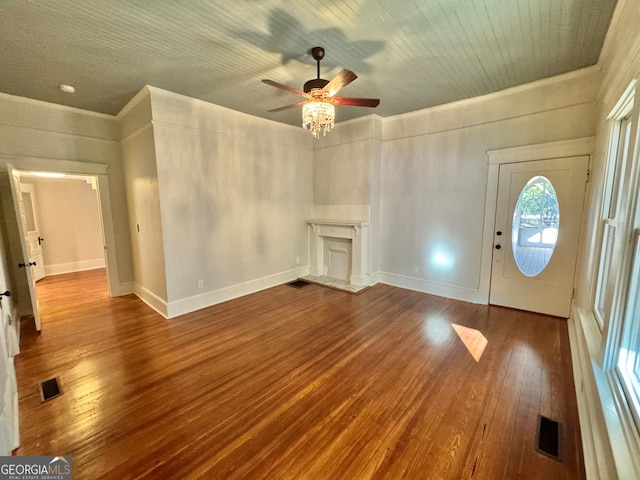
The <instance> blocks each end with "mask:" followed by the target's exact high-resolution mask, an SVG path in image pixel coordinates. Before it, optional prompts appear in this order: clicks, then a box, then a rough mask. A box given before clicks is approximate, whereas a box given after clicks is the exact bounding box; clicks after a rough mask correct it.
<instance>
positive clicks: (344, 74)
mask: <svg viewBox="0 0 640 480" xmlns="http://www.w3.org/2000/svg"><path fill="white" fill-rule="evenodd" d="M356 78H358V76H357V75H356V74H355V73H353V72H352V71H351V70H342V71H341V72H340V73H339V74H338V75H336V76H335V77H333V78H332V79H331V81H330V82H329V83H327V84H326V85H325V86H324V88H323V89H322V91H323V92H329V96H330V97H333V96H334V95H335V94H336V93H338V92H339V91H340V90H342V89H343V88H344V87H346V86H347V85H349V84H350V83H351V82H353V81H354V80H355V79H356Z"/></svg>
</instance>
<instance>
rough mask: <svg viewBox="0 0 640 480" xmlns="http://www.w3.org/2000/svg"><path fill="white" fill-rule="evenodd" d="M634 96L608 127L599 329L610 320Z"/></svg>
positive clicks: (597, 308)
mask: <svg viewBox="0 0 640 480" xmlns="http://www.w3.org/2000/svg"><path fill="white" fill-rule="evenodd" d="M632 107H633V98H631V99H630V100H629V101H627V102H625V105H624V107H623V109H622V113H621V114H620V118H615V119H614V123H613V128H612V130H611V140H610V142H609V158H608V161H607V171H606V177H605V186H604V198H603V204H602V218H601V223H600V225H601V227H600V228H601V231H602V245H601V248H600V261H599V265H598V277H597V280H596V292H595V305H594V307H595V308H594V313H595V317H596V320H597V321H598V324H599V327H600V329H601V330H602V329H603V328H604V327H605V325H606V324H607V323H608V322H609V319H610V318H609V317H610V315H611V307H612V301H613V293H614V290H615V279H613V278H611V277H612V273H614V272H613V269H612V257H613V252H614V245H615V241H616V237H617V232H618V230H619V227H620V222H621V219H620V218H619V212H620V202H621V200H622V191H623V189H622V183H623V179H624V172H625V171H626V167H627V156H628V152H629V142H630V138H631V132H632V128H631V127H632V122H631V113H630V112H631V108H632Z"/></svg>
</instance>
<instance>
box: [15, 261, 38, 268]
mask: <svg viewBox="0 0 640 480" xmlns="http://www.w3.org/2000/svg"><path fill="white" fill-rule="evenodd" d="M18 266H19V267H20V268H22V267H35V266H36V262H29V263H19V264H18Z"/></svg>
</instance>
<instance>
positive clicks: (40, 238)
mask: <svg viewBox="0 0 640 480" xmlns="http://www.w3.org/2000/svg"><path fill="white" fill-rule="evenodd" d="M42 242H44V238H42V237H38V245H42Z"/></svg>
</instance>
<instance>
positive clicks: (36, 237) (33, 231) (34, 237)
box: [20, 183, 46, 282]
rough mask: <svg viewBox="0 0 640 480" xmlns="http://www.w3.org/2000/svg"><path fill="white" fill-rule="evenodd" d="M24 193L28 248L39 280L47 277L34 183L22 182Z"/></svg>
mask: <svg viewBox="0 0 640 480" xmlns="http://www.w3.org/2000/svg"><path fill="white" fill-rule="evenodd" d="M20 191H21V195H22V206H23V208H24V215H25V235H26V242H27V249H28V250H29V258H31V261H32V262H33V263H35V265H33V266H32V270H31V273H32V275H33V279H34V280H35V281H36V282H37V281H38V280H41V279H43V278H44V277H45V275H46V273H45V268H44V254H43V252H42V241H43V240H44V239H43V238H42V237H41V236H40V227H39V226H38V211H37V209H36V201H35V200H36V199H35V195H34V192H33V185H31V184H29V183H22V184H21V185H20Z"/></svg>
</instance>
